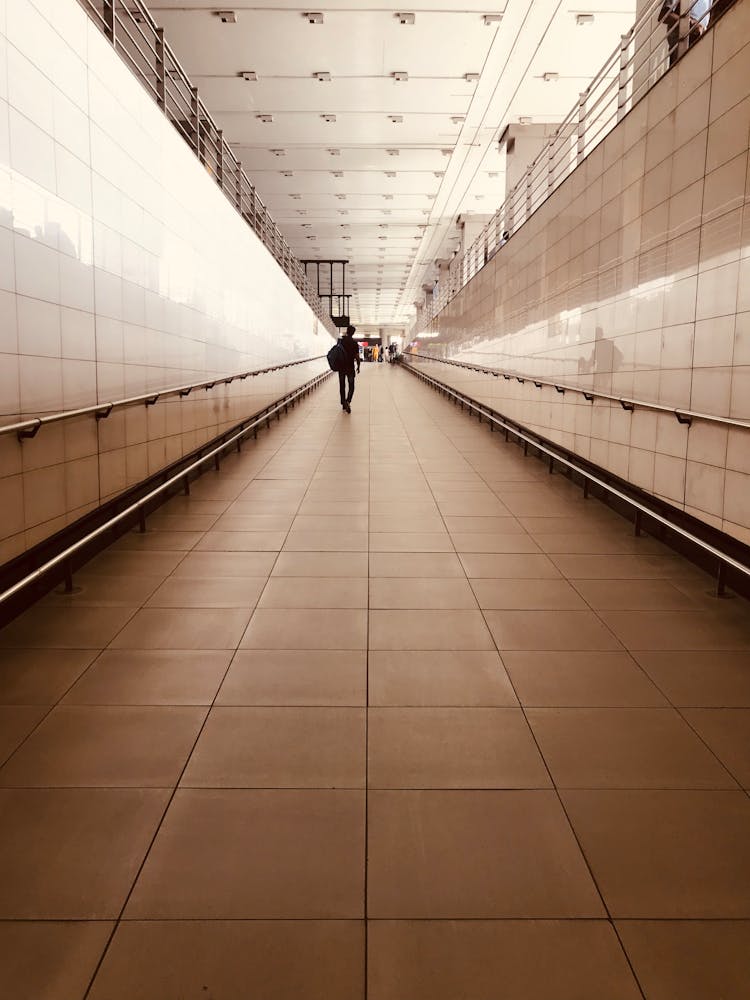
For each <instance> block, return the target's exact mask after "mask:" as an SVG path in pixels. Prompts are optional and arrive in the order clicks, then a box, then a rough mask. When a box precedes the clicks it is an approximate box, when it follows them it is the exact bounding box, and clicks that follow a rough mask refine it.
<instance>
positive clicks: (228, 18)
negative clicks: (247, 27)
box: [216, 10, 237, 24]
mask: <svg viewBox="0 0 750 1000" xmlns="http://www.w3.org/2000/svg"><path fill="white" fill-rule="evenodd" d="M216 16H217V17H218V19H219V20H220V21H221V22H222V24H236V23H237V14H236V12H235V11H233V10H217V11H216Z"/></svg>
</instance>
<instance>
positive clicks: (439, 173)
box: [432, 170, 445, 177]
mask: <svg viewBox="0 0 750 1000" xmlns="http://www.w3.org/2000/svg"><path fill="white" fill-rule="evenodd" d="M432 174H433V176H434V177H445V171H444V170H433V171H432Z"/></svg>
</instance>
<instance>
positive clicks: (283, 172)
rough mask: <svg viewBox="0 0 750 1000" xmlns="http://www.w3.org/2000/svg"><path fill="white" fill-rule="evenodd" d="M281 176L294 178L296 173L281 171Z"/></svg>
mask: <svg viewBox="0 0 750 1000" xmlns="http://www.w3.org/2000/svg"><path fill="white" fill-rule="evenodd" d="M281 176H282V177H294V171H293V170H282V171H281Z"/></svg>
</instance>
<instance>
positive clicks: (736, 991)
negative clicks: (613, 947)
mask: <svg viewBox="0 0 750 1000" xmlns="http://www.w3.org/2000/svg"><path fill="white" fill-rule="evenodd" d="M617 933H618V934H619V935H620V938H621V940H622V942H623V945H624V947H625V950H626V952H627V954H628V958H629V959H630V962H631V963H632V966H633V969H634V971H635V974H636V975H637V976H638V979H639V981H640V983H641V984H642V986H643V989H644V992H645V994H646V996H647V997H648V1000H674V998H675V997H679V998H680V1000H708V998H709V997H711V998H714V997H715V998H717V1000H718V998H721V1000H744V998H745V997H746V996H747V984H748V982H750V921H744V920H732V921H729V920H618V921H617Z"/></svg>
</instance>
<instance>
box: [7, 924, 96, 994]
mask: <svg viewBox="0 0 750 1000" xmlns="http://www.w3.org/2000/svg"><path fill="white" fill-rule="evenodd" d="M113 927H114V924H113V923H112V922H111V921H106V920H97V921H86V922H83V921H76V922H71V921H52V920H45V921H38V922H37V921H3V922H1V923H0V967H2V970H3V992H4V993H5V994H6V995H7V996H9V997H13V998H14V1000H60V998H63V1000H78V998H79V997H83V996H84V995H85V993H86V989H87V987H88V984H89V981H90V980H91V977H92V975H93V974H94V970H95V969H96V966H97V963H98V961H99V959H100V957H101V955H102V954H103V953H104V949H105V947H106V945H107V940H108V938H109V936H110V934H111V933H112V930H113Z"/></svg>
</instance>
